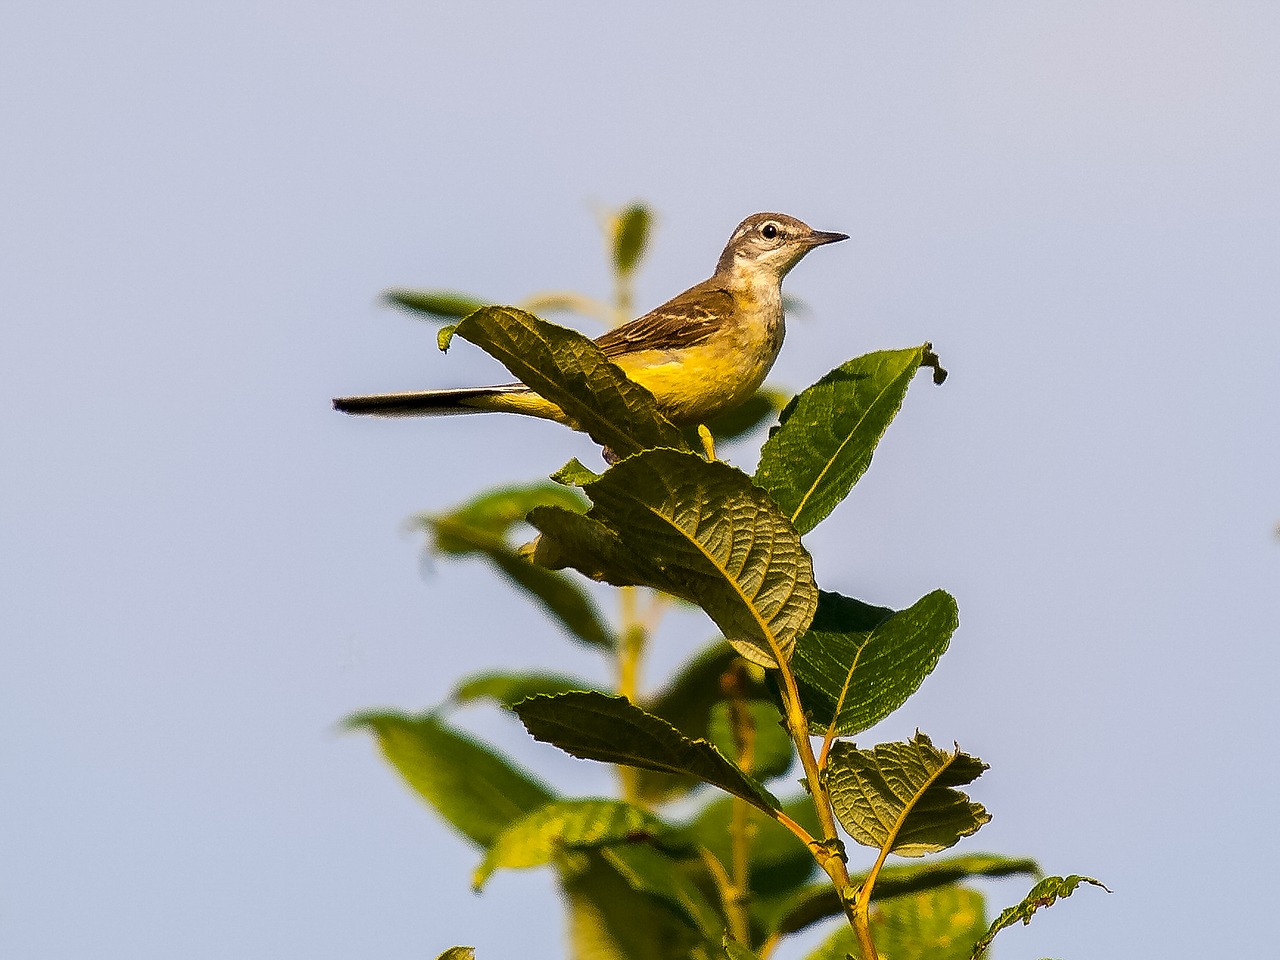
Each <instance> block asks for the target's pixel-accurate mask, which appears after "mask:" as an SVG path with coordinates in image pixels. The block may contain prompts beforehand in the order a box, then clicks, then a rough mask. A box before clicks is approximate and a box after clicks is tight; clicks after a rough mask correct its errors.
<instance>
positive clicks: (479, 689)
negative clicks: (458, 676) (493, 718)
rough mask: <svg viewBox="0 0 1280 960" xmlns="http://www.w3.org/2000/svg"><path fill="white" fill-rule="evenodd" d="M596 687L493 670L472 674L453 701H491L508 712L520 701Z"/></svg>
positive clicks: (563, 678)
mask: <svg viewBox="0 0 1280 960" xmlns="http://www.w3.org/2000/svg"><path fill="white" fill-rule="evenodd" d="M594 689H596V687H595V685H594V684H591V683H588V682H587V681H585V680H580V679H578V678H576V677H570V676H565V675H563V674H558V673H540V672H538V671H509V670H492V671H485V672H484V673H473V674H471V675H470V676H467V677H464V678H463V679H462V680H459V681H458V683H457V685H456V686H455V687H454V688H453V694H452V695H451V699H452V700H453V701H454V702H455V703H458V704H463V703H471V702H474V701H476V700H491V701H493V702H494V703H496V704H498V705H499V706H501V707H506V708H507V709H508V710H509V709H511V707H512V706H514V705H515V704H517V703H519V702H520V701H521V700H525V699H528V698H529V697H532V696H535V695H536V694H539V693H567V692H568V691H570V690H594Z"/></svg>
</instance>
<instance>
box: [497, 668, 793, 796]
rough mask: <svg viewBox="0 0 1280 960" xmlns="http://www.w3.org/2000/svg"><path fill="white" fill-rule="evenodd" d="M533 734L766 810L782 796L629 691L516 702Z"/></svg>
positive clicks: (589, 755) (581, 754)
mask: <svg viewBox="0 0 1280 960" xmlns="http://www.w3.org/2000/svg"><path fill="white" fill-rule="evenodd" d="M515 711H516V715H517V716H518V717H519V718H520V720H521V722H522V723H523V724H524V725H525V727H526V728H527V729H528V731H529V733H530V734H532V735H533V737H534V739H536V740H541V741H543V742H545V743H550V744H554V745H555V746H557V747H559V748H560V749H561V750H563V751H565V752H566V753H570V754H572V755H573V756H575V757H582V758H583V759H585V760H601V761H603V762H605V763H620V764H624V765H626V766H631V767H644V768H647V769H650V770H661V771H665V772H667V773H685V774H689V775H691V776H694V777H697V778H698V779H699V780H704V781H706V782H707V783H710V784H714V785H715V786H718V787H720V788H721V789H722V790H727V791H728V792H729V793H732V794H735V795H737V796H739V797H742V798H743V799H744V800H747V801H749V802H750V803H753V804H755V805H756V806H758V807H760V808H761V809H762V810H772V809H775V808H776V806H777V801H776V800H774V799H773V797H772V796H771V795H770V793H769V792H768V791H767V790H765V789H764V787H762V786H760V784H759V783H757V782H756V781H755V780H754V779H753V778H751V777H749V776H747V775H746V774H744V773H743V772H742V771H741V770H739V769H738V768H737V767H735V766H734V765H733V764H732V763H731V762H730V761H728V760H727V759H725V758H724V757H723V756H722V755H721V754H720V753H719V752H718V751H717V750H716V748H715V747H713V746H712V745H711V744H710V743H708V742H707V741H705V740H690V739H689V738H688V737H686V736H684V735H683V734H682V733H680V731H679V730H677V729H676V728H675V727H673V726H671V724H669V723H667V722H666V721H665V720H663V719H661V718H660V717H655V716H654V715H653V714H651V713H645V712H644V711H643V710H641V709H640V708H639V707H637V706H636V705H635V704H633V703H632V702H631V701H630V700H628V699H626V697H609V696H605V695H604V694H602V693H588V692H580V693H563V694H559V695H556V696H542V697H532V698H530V699H528V700H524V701H522V702H521V703H518V704H516V706H515Z"/></svg>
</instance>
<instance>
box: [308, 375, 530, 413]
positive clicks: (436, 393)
mask: <svg viewBox="0 0 1280 960" xmlns="http://www.w3.org/2000/svg"><path fill="white" fill-rule="evenodd" d="M528 392H529V388H528V387H526V386H525V385H524V384H521V383H511V384H505V385H504V386H501V387H465V388H463V389H459V390H421V391H419V392H417V393H379V394H375V395H373V396H367V397H335V398H334V401H333V409H335V410H341V411H342V412H343V413H358V414H367V415H369V416H374V417H432V416H448V415H449V414H454V413H484V412H485V411H486V410H493V409H494V408H495V405H494V404H492V402H486V401H492V399H493V398H495V397H501V396H504V395H507V394H513V393H528Z"/></svg>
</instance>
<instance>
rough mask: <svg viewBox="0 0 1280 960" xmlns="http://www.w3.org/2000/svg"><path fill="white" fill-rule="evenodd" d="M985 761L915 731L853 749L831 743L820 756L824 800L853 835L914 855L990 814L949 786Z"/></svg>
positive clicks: (948, 841) (970, 776) (973, 774)
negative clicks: (904, 738)
mask: <svg viewBox="0 0 1280 960" xmlns="http://www.w3.org/2000/svg"><path fill="white" fill-rule="evenodd" d="M985 769H987V765H986V764H985V763H983V762H982V761H981V760H979V759H977V758H976V757H971V756H969V755H968V754H965V753H961V752H960V751H959V749H957V750H956V751H955V752H954V753H947V752H946V751H943V750H938V749H937V748H935V747H934V746H933V744H932V743H931V742H930V741H929V738H928V737H926V736H925V735H924V734H922V733H917V734H916V735H915V737H913V738H912V739H911V740H910V741H908V742H905V743H882V744H879V745H877V746H876V747H874V748H872V749H871V750H859V749H858V748H857V747H855V746H853V744H851V743H849V742H847V741H840V742H838V743H836V745H835V746H834V747H832V749H831V753H830V755H829V757H828V764H827V784H828V787H829V788H830V792H831V804H832V806H833V807H834V808H835V813H836V817H837V818H838V819H839V821H840V825H841V826H843V827H844V828H845V830H846V831H848V833H849V836H850V837H852V838H853V839H854V840H856V841H857V842H858V843H861V844H865V845H866V846H869V847H877V848H879V849H882V850H883V849H887V850H889V852H891V853H897V854H899V855H900V856H904V857H920V856H924V854H926V853H933V852H935V851H937V850H942V849H945V848H946V847H949V846H951V845H953V844H954V843H956V842H957V841H958V840H959V839H960V838H961V837H967V836H969V835H970V834H972V833H976V832H977V831H978V829H979V828H980V827H981V826H982V825H983V824H984V823H986V822H987V821H988V820H990V819H991V815H990V814H988V813H987V812H986V810H984V809H983V808H982V805H981V804H978V803H973V802H972V801H971V800H970V799H969V798H968V796H966V795H965V794H964V793H962V792H961V791H959V790H956V789H955V788H956V787H958V786H962V785H964V784H966V783H970V782H971V781H973V780H975V779H977V778H978V777H979V776H980V775H981V774H982V771H984V770H985Z"/></svg>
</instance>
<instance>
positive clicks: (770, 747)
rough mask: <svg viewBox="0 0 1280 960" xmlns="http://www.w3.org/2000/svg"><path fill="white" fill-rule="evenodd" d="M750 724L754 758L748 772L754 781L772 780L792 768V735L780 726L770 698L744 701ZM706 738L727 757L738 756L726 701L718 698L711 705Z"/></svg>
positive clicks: (793, 753)
mask: <svg viewBox="0 0 1280 960" xmlns="http://www.w3.org/2000/svg"><path fill="white" fill-rule="evenodd" d="M747 710H748V713H749V716H750V718H751V723H752V725H753V726H754V727H755V757H754V758H753V760H752V763H751V766H750V768H748V769H747V772H748V773H750V774H751V775H752V776H753V777H755V778H756V779H757V780H760V781H762V782H763V781H765V780H772V779H773V778H774V777H780V776H782V775H783V774H784V773H786V772H787V771H788V770H790V769H791V763H792V761H793V760H794V759H795V756H796V748H795V745H794V744H793V743H792V742H791V737H789V736H788V735H787V732H786V730H784V729H783V728H782V725H781V724H782V718H781V716H780V715H779V714H778V708H777V707H775V706H774V705H773V703H772V701H769V700H752V701H749V702H748V704H747ZM709 734H710V736H709V737H708V739H710V741H711V742H712V743H714V744H715V746H716V749H717V750H719V751H720V752H721V753H723V754H724V755H725V756H726V757H733V758H734V759H737V743H736V741H735V739H734V735H733V727H732V724H731V723H730V719H729V704H728V702H726V701H721V702H720V703H717V704H716V705H715V706H714V707H712V708H711V724H710V729H709Z"/></svg>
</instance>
